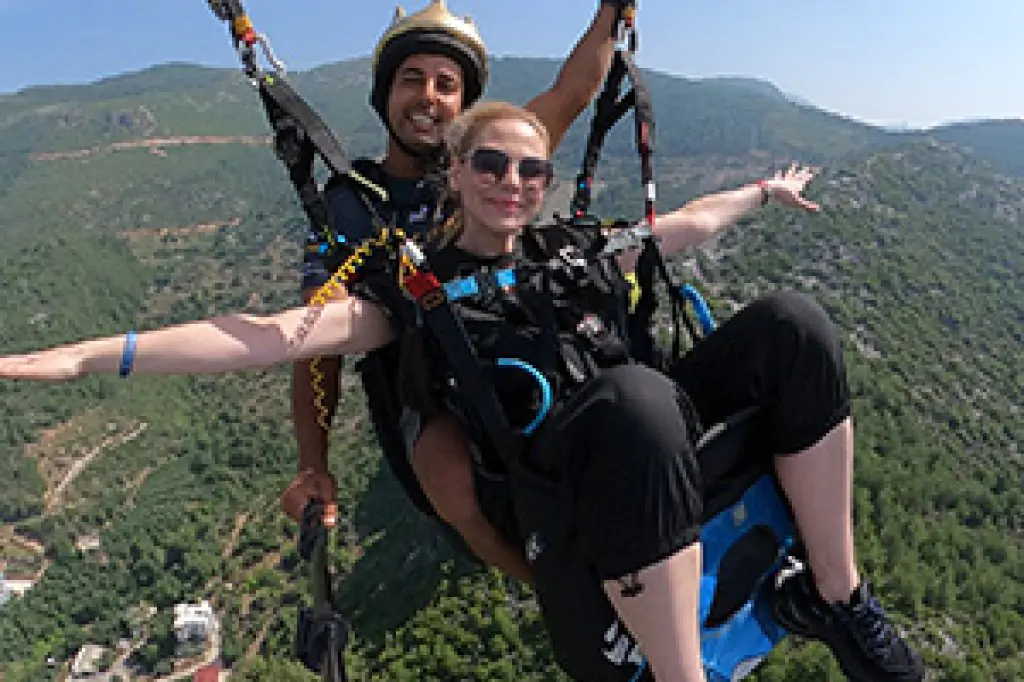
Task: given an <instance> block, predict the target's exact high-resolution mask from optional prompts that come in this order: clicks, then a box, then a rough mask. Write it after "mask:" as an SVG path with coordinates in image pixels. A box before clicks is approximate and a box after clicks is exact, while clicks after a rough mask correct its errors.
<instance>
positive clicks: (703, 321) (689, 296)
mask: <svg viewBox="0 0 1024 682" xmlns="http://www.w3.org/2000/svg"><path fill="white" fill-rule="evenodd" d="M682 293H683V296H684V297H686V300H688V301H689V302H690V303H691V304H693V309H694V311H695V312H696V313H697V320H698V321H699V322H700V327H701V329H702V330H703V332H704V335H705V336H707V335H708V334H710V333H711V332H713V331H715V318H714V317H713V316H712V315H711V308H709V307H708V304H707V302H706V301H705V300H704V297H703V296H701V295H700V292H699V291H697V290H696V289H695V288H694V287H693V286H692V285H690V284H686V285H684V286H683V287H682Z"/></svg>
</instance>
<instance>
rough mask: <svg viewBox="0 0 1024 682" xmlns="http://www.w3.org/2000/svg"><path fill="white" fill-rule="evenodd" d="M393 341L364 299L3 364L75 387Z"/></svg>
mask: <svg viewBox="0 0 1024 682" xmlns="http://www.w3.org/2000/svg"><path fill="white" fill-rule="evenodd" d="M392 337H393V332H392V329H391V327H390V325H389V322H388V319H387V317H386V315H385V314H384V312H383V311H382V310H381V308H379V307H378V306H376V305H374V304H372V303H368V302H366V301H365V300H363V299H360V298H358V297H354V296H353V297H349V298H346V299H344V300H341V301H337V302H331V303H328V304H326V305H322V306H312V305H310V306H303V307H301V308H292V309H290V310H285V311H284V312H281V313H277V314H275V315H265V316H256V315H245V314H241V313H235V314H231V315H222V316H220V317H215V318H211V319H209V320H202V321H198V322H188V323H185V324H180V325H175V326H171V327H164V328H162V329H155V330H153V331H147V332H140V333H138V334H134V333H133V332H129V333H128V334H122V335H119V336H108V337H104V338H96V339H88V340H85V341H79V342H77V343H72V344H68V345H64V346H58V347H56V348H50V349H47V350H41V351H36V352H33V353H26V354H21V355H10V356H0V379H20V380H27V381H67V380H70V379H77V378H79V377H82V376H85V375H86V374H95V373H111V374H112V373H118V372H120V373H121V374H123V375H127V374H128V373H137V374H209V373H216V372H237V371H241V370H247V369H256V368H262V367H270V366H273V365H276V364H279V363H282V362H291V361H295V360H300V359H305V358H312V357H317V356H319V355H326V354H333V355H347V354H352V353H360V352H364V351H368V350H373V349H374V348H379V347H380V346H383V345H385V344H386V343H388V341H390V340H391V338H392Z"/></svg>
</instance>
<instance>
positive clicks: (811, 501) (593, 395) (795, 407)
mask: <svg viewBox="0 0 1024 682" xmlns="http://www.w3.org/2000/svg"><path fill="white" fill-rule="evenodd" d="M451 146H452V158H453V159H455V161H454V164H453V168H452V172H451V186H452V189H453V191H455V192H457V193H458V195H459V198H460V202H461V207H462V218H463V225H462V231H461V234H460V235H459V236H458V237H457V239H455V240H454V243H453V244H451V245H450V246H448V247H446V248H445V249H444V250H442V251H441V252H440V253H438V254H437V256H436V257H435V258H433V259H432V265H433V267H434V270H435V272H436V273H437V274H438V275H439V276H440V277H441V278H442V279H450V278H451V277H454V276H456V275H460V274H462V273H464V272H466V271H467V270H473V269H474V268H478V267H480V266H484V267H491V268H493V267H501V266H503V265H504V264H506V263H510V262H513V260H514V259H512V258H511V257H510V254H512V253H513V252H514V251H515V250H516V248H517V238H518V236H519V235H520V234H521V232H522V231H523V229H524V226H525V225H526V224H527V223H529V221H531V220H532V219H533V218H535V217H536V215H537V214H538V212H539V211H540V209H541V204H542V201H543V196H544V191H545V189H546V187H547V185H548V183H549V181H550V178H551V165H550V162H549V160H548V156H547V149H548V145H547V139H546V132H545V130H544V127H543V125H542V124H541V123H540V122H539V121H538V119H537V118H536V117H535V116H534V115H533V114H530V113H529V112H527V111H524V110H522V109H520V108H518V107H514V106H512V105H505V104H487V105H480V106H477V107H475V108H474V109H472V110H470V111H469V112H467V114H465V115H464V116H463V117H462V119H461V120H460V121H459V122H458V124H457V125H456V126H455V127H454V128H453V131H452V136H451ZM689 239H690V237H689V236H688V235H687V234H684V233H682V231H679V232H677V233H672V232H671V231H670V232H669V233H667V234H663V242H662V244H663V246H664V247H665V250H666V251H668V252H671V251H673V250H677V249H679V248H682V247H683V246H686V245H689V244H690V243H692V242H690V241H689ZM627 260H628V258H627V257H623V258H622V259H621V262H622V263H623V264H624V265H629V263H628V262H627ZM389 288H390V289H389ZM392 290H393V285H391V284H389V283H387V282H383V281H378V282H370V281H366V282H363V283H361V284H360V285H359V286H354V287H353V288H352V292H353V296H351V297H350V298H348V299H345V300H343V301H338V302H332V303H330V304H327V305H325V306H323V307H314V306H307V307H302V308H295V309H292V310H287V311H284V312H282V313H279V314H276V315H270V316H264V317H257V316H251V315H241V314H235V315H225V316H220V317H217V318H213V319H210V320H207V321H202V322H193V323H188V324H184V325H179V326H175V327H169V328H165V329H160V330H155V331H150V332H145V333H142V334H139V335H134V334H129V335H127V336H124V337H121V336H119V337H107V338H101V339H93V340H87V341H82V342H79V343H75V344H71V345H67V346H61V347H59V348H54V349H50V350H45V351H40V352H36V353H31V354H28V355H22V356H11V357H4V358H0V378H8V379H27V380H42V381H46V380H50V381H53V380H68V379H74V378H77V377H81V376H84V375H85V374H89V373H95V372H120V373H121V374H122V375H123V376H126V375H127V374H129V373H130V372H133V371H134V372H140V373H148V374H161V373H163V374H184V373H206V372H229V371H239V370H244V369H250V368H259V367H267V366H270V365H274V364H278V363H284V362H293V361H295V360H298V359H302V358H309V357H314V356H317V355H323V354H339V355H343V354H350V353H359V352H365V351H368V350H371V349H374V348H377V347H379V346H381V345H382V344H385V343H388V342H389V341H391V340H392V338H393V337H394V336H395V334H396V331H395V330H396V329H398V328H400V326H401V325H400V324H398V320H397V319H396V318H397V317H398V315H396V314H395V313H396V308H397V306H398V305H400V304H392V305H390V307H389V306H388V305H384V304H383V303H381V302H376V301H385V300H388V299H389V296H390V294H391V293H393V291H392ZM506 293H507V294H508V297H509V299H511V300H518V299H517V296H520V292H519V290H518V289H511V290H509V291H508V292H506ZM528 293H529V292H525V291H524V292H522V293H521V296H523V297H526V296H527V295H528ZM531 295H532V294H531ZM391 300H394V299H393V297H392V298H391ZM533 300H534V301H535V302H536V296H534V297H533ZM460 305H461V302H460ZM471 308H472V305H471V304H470V303H467V304H466V308H465V310H470V309H471ZM597 322H598V323H601V322H603V323H605V326H606V328H607V330H608V332H609V336H608V338H613V337H614V336H616V335H619V336H620V337H621V334H622V333H623V330H622V329H620V328H618V327H617V326H616V325H617V323H616V321H615V320H613V319H607V320H597ZM466 328H467V330H468V331H469V333H470V336H471V337H473V338H474V341H479V342H481V343H482V342H483V341H484V340H485V337H487V336H488V332H487V330H486V329H483V328H480V327H479V325H474V324H467V325H466ZM510 329H511V331H510V332H509V333H508V334H504V335H502V338H501V339H500V341H501V343H506V342H507V343H508V344H511V345H512V346H514V348H515V351H516V353H517V357H523V358H525V359H526V360H528V361H532V360H533V359H534V356H538V357H539V356H540V355H542V354H543V353H546V352H547V346H546V345H544V346H543V347H542V344H546V343H547V341H546V340H545V339H543V338H541V337H542V336H543V335H538V334H536V333H535V332H536V329H537V327H536V325H534V324H533V322H532V321H531V320H529V319H523V320H516V321H515V324H514V325H513V326H512V327H511V328H510ZM582 333H583V332H580V334H582ZM491 336H494V335H493V334H492V335H491ZM492 340H493V339H492ZM491 348H493V349H494V351H495V352H496V353H501V352H503V351H504V350H505V349H504V348H501V347H500V343H499V346H491ZM481 356H482V358H483V359H484V360H488V359H493V356H487V355H485V354H484V353H482V352H481ZM535 364H540V360H538V361H537V363H535ZM501 376H502V375H498V376H497V378H496V384H497V388H498V390H499V394H501V395H502V397H503V398H507V397H522V393H521V391H522V385H521V384H519V383H517V382H515V381H512V380H505V379H501ZM563 383H564V382H563ZM681 389H682V390H681ZM687 397H688V398H689V401H690V402H692V404H693V405H694V406H695V408H696V410H697V413H698V414H699V416H700V420H701V421H702V422H704V423H708V424H710V423H714V422H715V421H717V420H718V419H720V418H721V417H722V416H724V415H727V414H732V413H734V412H737V411H738V409H739V408H741V407H746V406H748V405H751V404H756V405H758V406H759V407H760V408H761V410H762V411H763V412H764V413H765V414H766V415H767V427H768V428H767V432H766V434H765V436H766V438H768V439H769V441H770V442H771V444H772V446H773V451H774V452H775V453H776V457H775V458H774V464H775V470H776V472H777V474H778V480H779V482H780V484H781V486H782V488H783V490H784V492H785V494H786V496H787V498H788V501H789V503H790V506H791V508H792V510H793V513H794V517H795V519H796V523H797V526H798V529H799V531H800V535H801V538H802V540H803V543H804V545H805V546H806V551H807V557H808V562H809V564H810V570H809V571H807V572H803V573H801V574H799V575H798V576H797V577H794V578H792V579H790V580H787V581H786V582H785V583H783V585H782V587H781V588H780V590H779V595H778V599H777V605H776V608H775V612H776V616H777V617H778V618H779V619H780V621H782V623H783V624H784V625H785V626H786V627H788V628H789V629H791V630H793V631H796V632H799V633H801V634H805V635H808V636H813V637H817V638H820V639H821V640H823V641H825V642H826V643H827V644H828V645H829V646H830V647H831V649H832V650H833V652H834V653H835V655H836V657H837V658H838V660H839V662H840V664H841V665H842V667H843V668H844V670H845V671H846V672H847V674H848V675H849V676H850V677H851V678H852V679H855V680H899V681H904V680H920V679H923V671H922V668H921V664H920V662H919V661H918V659H917V656H916V655H915V654H914V653H913V652H912V651H911V650H910V649H909V647H908V646H907V645H906V644H905V643H904V642H903V641H902V640H901V639H899V637H898V636H897V635H896V634H895V632H894V631H893V629H892V628H891V626H890V625H889V624H888V621H887V619H886V616H885V614H884V612H883V611H882V609H881V607H880V606H879V605H878V603H877V601H876V600H875V599H874V598H873V597H872V596H871V595H870V592H869V589H868V586H867V583H866V582H865V581H863V580H862V579H861V577H860V575H859V573H858V570H857V567H856V563H855V560H854V550H853V537H852V535H853V534H852V520H851V486H852V462H853V431H852V423H851V419H850V398H849V392H848V389H847V385H846V377H845V368H844V366H843V360H842V355H841V350H840V345H839V342H838V340H837V338H836V336H835V333H834V331H833V329H832V327H831V324H830V322H829V320H828V319H827V318H826V316H825V314H824V312H823V311H822V310H821V308H820V307H818V306H816V305H815V304H814V303H813V302H811V301H810V300H808V299H806V298H804V297H801V296H797V295H794V294H779V295H774V296H769V297H765V298H763V299H761V300H759V301H757V302H755V303H753V304H751V305H750V306H748V307H747V308H745V309H744V310H742V311H740V312H739V313H737V314H736V315H735V316H734V317H733V318H732V319H731V320H729V321H728V322H726V323H725V324H723V325H722V326H721V327H720V328H719V329H718V330H717V331H716V332H715V333H714V334H712V335H711V336H710V337H708V339H706V340H705V341H703V342H702V343H701V344H699V345H698V346H697V347H696V348H695V349H694V350H693V351H691V353H690V354H688V355H687V356H686V357H684V358H683V359H682V360H681V361H680V363H679V364H678V365H677V366H676V367H675V368H674V369H673V371H672V376H671V378H668V377H666V376H664V375H662V374H660V373H658V372H655V371H653V370H651V369H649V368H647V367H644V366H643V365H639V364H635V363H631V362H628V361H625V362H620V363H618V364H615V363H609V364H608V366H606V367H602V368H601V369H600V370H599V371H596V372H595V373H594V375H593V376H592V377H590V378H588V379H587V380H585V381H583V382H582V383H581V384H580V385H579V386H578V387H577V388H574V389H573V390H571V391H569V392H568V393H567V394H564V395H563V396H562V398H561V399H560V400H559V401H558V403H557V404H556V406H555V408H554V409H553V410H552V412H551V415H550V417H549V419H548V420H547V423H545V424H543V425H542V426H541V428H540V429H539V430H538V432H537V435H536V438H535V439H534V440H533V442H532V443H530V447H529V448H528V450H527V452H526V453H525V454H524V456H523V459H522V462H517V463H514V466H516V467H517V468H519V469H521V470H525V471H529V473H530V474H531V475H536V476H539V477H543V476H545V475H546V474H548V473H550V472H553V471H557V473H558V475H564V476H566V477H567V479H566V481H565V483H566V485H567V486H568V487H569V488H570V489H571V490H572V491H573V493H574V497H573V500H572V505H573V506H572V507H571V510H570V513H571V516H572V518H568V519H566V521H567V523H571V524H573V525H574V527H575V532H576V534H577V535H578V537H579V538H580V543H579V544H580V548H581V551H582V552H583V553H585V555H586V560H587V561H588V562H589V564H590V565H591V566H592V568H593V570H594V572H595V573H597V574H598V575H600V576H601V578H602V580H603V588H604V590H605V593H606V594H607V596H608V599H609V600H610V601H611V603H612V604H613V606H614V607H615V609H616V611H617V612H618V614H619V615H620V617H621V618H622V621H623V622H624V623H625V624H626V626H627V627H628V628H629V630H630V631H631V632H632V633H633V635H634V636H635V637H636V639H637V640H638V642H639V645H640V648H641V650H642V651H643V652H644V655H645V656H646V658H647V660H648V661H649V663H650V666H651V669H652V670H653V673H654V676H655V678H656V679H657V680H658V681H659V682H667V681H671V682H696V681H699V680H704V672H703V670H702V666H701V660H700V632H699V627H698V605H699V598H698V586H699V580H700V573H701V547H700V544H699V519H700V510H701V499H700V489H699V485H700V483H699V476H698V473H697V465H696V462H695V460H694V456H693V449H692V441H693V438H694V433H695V429H696V428H697V425H696V423H695V422H694V420H693V419H691V418H690V416H689V415H690V413H689V412H688V411H687V410H685V409H681V407H682V406H684V405H686V404H687V403H688V401H687ZM505 405H506V407H507V408H508V411H509V414H510V415H511V416H512V418H513V420H519V421H521V420H522V419H523V418H526V417H527V416H529V415H524V414H523V413H522V410H521V408H520V407H517V405H515V404H513V403H512V402H511V401H510V400H507V401H506V403H505ZM518 511H520V512H522V511H523V510H522V509H520V510H518Z"/></svg>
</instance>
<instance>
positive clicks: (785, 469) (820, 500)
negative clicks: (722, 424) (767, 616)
mask: <svg viewBox="0 0 1024 682" xmlns="http://www.w3.org/2000/svg"><path fill="white" fill-rule="evenodd" d="M775 469H776V472H777V473H778V477H779V483H780V484H781V485H782V489H783V490H784V491H785V493H786V497H787V498H789V503H790V505H791V506H792V508H793V514H794V516H795V517H796V525H797V528H798V530H799V532H800V537H801V538H802V539H803V541H804V545H805V547H806V549H807V557H808V561H809V563H810V566H811V574H812V575H813V576H814V581H815V585H816V586H817V588H818V591H819V592H820V593H821V596H822V597H823V598H824V599H825V600H826V601H829V602H840V601H845V600H847V599H848V598H849V597H850V595H851V594H852V593H853V591H854V589H856V587H857V585H859V584H860V575H859V573H858V570H857V564H856V559H855V556H854V554H855V553H854V546H853V492H852V491H853V421H852V419H850V418H847V419H846V420H844V421H843V422H841V423H840V424H839V425H837V426H836V427H835V428H833V429H832V430H831V431H829V432H828V433H827V434H826V435H825V437H824V438H822V439H821V440H820V441H818V442H817V443H815V444H814V445H812V446H811V447H809V448H807V449H806V450H804V451H803V452H800V453H797V454H793V455H786V456H782V457H777V458H776V460H775Z"/></svg>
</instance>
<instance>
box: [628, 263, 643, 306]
mask: <svg viewBox="0 0 1024 682" xmlns="http://www.w3.org/2000/svg"><path fill="white" fill-rule="evenodd" d="M626 281H627V282H629V312H631V313H632V312H633V311H634V310H636V304H637V303H639V302H640V283H639V282H638V281H637V280H636V273H635V272H627V273H626Z"/></svg>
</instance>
